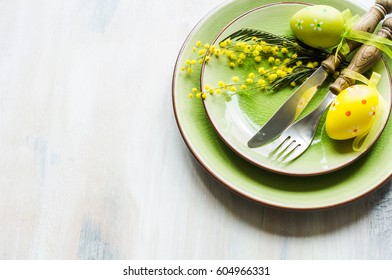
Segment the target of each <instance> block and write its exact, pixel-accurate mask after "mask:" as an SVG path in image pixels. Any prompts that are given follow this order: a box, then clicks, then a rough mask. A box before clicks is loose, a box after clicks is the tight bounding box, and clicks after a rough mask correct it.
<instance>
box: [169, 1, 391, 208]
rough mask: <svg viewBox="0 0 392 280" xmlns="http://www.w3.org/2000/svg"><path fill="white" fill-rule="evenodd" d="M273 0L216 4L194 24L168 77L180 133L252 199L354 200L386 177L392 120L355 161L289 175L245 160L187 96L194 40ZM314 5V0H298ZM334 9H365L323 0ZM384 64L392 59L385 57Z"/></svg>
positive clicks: (294, 204) (325, 203) (194, 78)
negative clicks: (325, 171)
mask: <svg viewBox="0 0 392 280" xmlns="http://www.w3.org/2000/svg"><path fill="white" fill-rule="evenodd" d="M274 2H275V1H273V0H248V1H241V0H235V1H228V2H225V3H223V4H222V5H220V6H219V7H217V8H215V9H214V10H213V11H212V12H210V13H209V14H208V15H207V16H206V17H205V18H204V19H202V20H201V22H200V23H199V24H198V25H197V26H196V27H195V28H194V29H193V31H192V32H191V34H190V35H189V36H188V38H187V39H186V41H185V43H184V46H183V48H182V49H181V51H180V54H179V56H178V60H177V63H176V67H175V70H174V76H173V96H172V97H173V107H174V112H175V116H176V120H177V124H178V127H179V129H180V132H181V134H182V136H183V138H184V140H185V142H186V144H187V145H188V147H189V149H190V151H191V152H192V154H193V155H194V156H195V158H196V159H197V160H198V161H199V162H200V164H201V165H202V166H203V167H204V168H205V169H206V170H207V171H208V172H209V173H210V174H211V175H212V176H214V177H215V178H216V179H217V180H218V181H219V182H221V183H222V184H224V185H225V186H227V187H228V188H230V189H231V190H233V191H234V192H236V193H237V194H239V195H242V196H244V197H246V198H248V199H251V200H253V201H256V202H259V203H263V204H266V205H270V206H274V207H279V208H285V209H302V210H309V209H325V208H330V207H334V206H337V205H342V204H345V203H348V202H351V201H353V200H356V199H358V198H360V197H363V196H364V195H366V194H368V193H370V192H371V191H373V190H375V189H376V188H377V187H379V186H381V185H382V184H384V183H385V182H387V181H388V180H390V179H391V175H392V162H391V161H390V155H391V152H392V143H391V141H390V137H391V134H392V124H391V122H389V123H388V124H387V126H386V128H385V130H384V132H383V134H382V135H381V137H380V138H379V139H378V141H377V143H376V145H374V147H373V148H372V149H371V150H370V151H369V152H368V153H366V154H365V155H364V156H362V157H361V158H360V159H359V160H357V161H356V162H355V163H353V164H350V165H348V166H346V167H344V168H342V169H340V170H338V171H335V172H333V173H328V174H324V175H319V176H308V177H294V176H288V175H280V174H277V173H273V172H269V171H267V170H264V169H262V168H259V167H257V166H255V165H254V164H251V163H249V161H247V160H245V159H243V158H242V157H241V156H239V155H238V154H237V153H235V152H234V151H233V150H232V149H230V148H229V147H228V146H227V145H226V144H225V143H224V142H223V141H222V140H221V138H220V137H219V136H218V134H217V133H216V131H215V129H214V127H213V126H212V124H211V122H210V121H209V119H208V117H207V114H206V112H205V110H204V106H203V103H202V102H201V101H200V100H196V99H192V100H190V99H189V98H188V93H189V91H190V89H191V88H192V87H199V86H200V76H199V75H198V73H197V71H195V72H196V73H193V74H192V75H190V76H187V75H186V74H184V73H183V72H182V71H180V67H181V66H182V65H184V64H185V60H186V59H187V58H188V57H190V56H192V54H193V52H192V47H193V45H194V44H195V43H196V41H198V40H201V41H203V42H212V41H213V40H214V38H215V37H216V36H217V34H219V32H220V31H221V30H222V29H223V28H225V26H227V25H228V24H229V23H230V22H232V21H233V20H234V19H235V18H237V17H238V16H240V15H242V14H244V13H245V12H247V11H250V10H252V9H254V8H258V7H261V6H265V5H269V4H272V3H274ZM302 2H303V3H312V4H317V3H318V2H317V1H302ZM328 4H329V5H331V6H335V7H336V8H337V9H339V10H344V9H345V8H350V9H351V10H352V12H353V13H360V14H362V13H364V11H365V10H366V9H365V8H364V7H361V6H358V4H355V3H354V2H351V1H342V0H333V1H329V2H328ZM387 63H388V65H389V66H390V65H391V61H390V60H387Z"/></svg>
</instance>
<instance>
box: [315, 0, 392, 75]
mask: <svg viewBox="0 0 392 280" xmlns="http://www.w3.org/2000/svg"><path fill="white" fill-rule="evenodd" d="M391 12H392V0H376V3H375V5H374V6H372V7H371V8H370V9H369V11H368V12H367V13H366V14H365V15H363V16H362V17H361V19H360V20H359V21H358V23H357V24H356V25H355V26H354V27H353V30H359V31H365V32H368V33H373V31H374V30H375V29H376V27H377V25H378V23H379V22H380V21H381V20H383V19H384V17H385V16H386V15H387V14H389V13H391ZM347 44H348V46H349V48H350V52H351V51H353V50H355V49H357V48H358V47H359V46H360V45H361V43H359V42H355V41H351V40H347ZM335 52H336V49H335V50H334V51H333V52H332V54H331V55H330V56H329V57H328V58H327V59H325V60H324V61H323V62H322V63H321V64H322V65H323V66H324V68H326V70H327V71H328V73H334V72H335V70H336V68H337V67H338V66H339V64H340V63H341V62H342V61H345V60H346V56H347V54H345V55H344V54H342V53H341V52H339V53H338V55H337V57H336V59H335Z"/></svg>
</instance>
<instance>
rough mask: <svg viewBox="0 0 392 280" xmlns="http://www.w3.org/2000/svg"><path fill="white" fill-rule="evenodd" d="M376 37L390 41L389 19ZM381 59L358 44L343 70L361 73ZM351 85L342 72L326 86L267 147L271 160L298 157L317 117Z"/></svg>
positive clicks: (372, 49) (311, 135) (308, 141)
mask: <svg viewBox="0 0 392 280" xmlns="http://www.w3.org/2000/svg"><path fill="white" fill-rule="evenodd" d="M377 35H379V36H381V37H384V38H388V39H391V38H392V18H387V19H386V20H385V21H384V23H383V25H382V28H381V29H380V30H379V31H378V33H377ZM380 57H381V50H379V49H378V48H376V47H374V46H371V45H366V44H364V45H362V46H361V47H360V48H359V50H358V51H357V53H356V54H355V56H354V57H353V59H352V60H351V63H350V65H349V66H348V67H347V69H349V70H351V71H355V72H358V73H365V72H366V71H367V70H369V69H370V68H371V67H372V66H373V65H374V64H375V63H376V62H377V61H378V60H379V58H380ZM352 84H354V80H352V79H350V78H348V77H346V76H345V74H344V71H343V72H342V74H341V75H340V76H339V77H338V78H337V79H336V80H335V82H334V83H333V84H332V85H331V86H330V87H329V88H330V91H329V92H328V93H327V95H326V96H325V97H324V99H323V101H322V102H321V103H320V105H319V106H318V107H317V108H316V109H314V111H312V112H311V113H310V114H309V115H307V116H306V117H304V118H302V119H300V120H299V121H297V122H295V123H294V124H292V125H291V126H289V127H288V128H287V129H286V130H285V131H284V132H283V133H282V135H281V136H280V137H279V138H277V139H276V140H274V141H273V142H272V143H271V144H270V145H271V146H270V147H269V148H270V149H272V152H271V153H270V156H271V158H273V159H275V160H277V161H280V162H282V163H287V162H290V161H292V160H294V159H296V158H297V157H299V156H300V155H302V154H303V153H304V152H305V151H306V149H307V148H308V147H309V146H310V144H311V143H312V141H313V138H314V135H315V133H316V129H317V126H318V124H319V121H320V118H321V116H322V115H323V113H324V112H325V110H326V109H327V108H328V107H329V105H330V104H331V103H332V101H333V100H334V99H335V98H336V95H338V94H339V93H340V92H341V91H342V90H344V89H345V88H347V87H349V86H351V85H352Z"/></svg>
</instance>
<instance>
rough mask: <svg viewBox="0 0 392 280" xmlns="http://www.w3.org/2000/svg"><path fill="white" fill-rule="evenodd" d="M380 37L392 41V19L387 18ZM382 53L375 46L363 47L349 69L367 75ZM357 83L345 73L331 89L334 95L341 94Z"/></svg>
mask: <svg viewBox="0 0 392 280" xmlns="http://www.w3.org/2000/svg"><path fill="white" fill-rule="evenodd" d="M377 35H378V36H381V37H384V38H387V39H392V18H387V19H386V20H385V21H384V23H383V25H382V28H381V29H380V30H379V31H378V33H377ZM381 54H382V51H381V50H380V49H378V48H376V47H374V46H370V45H366V43H365V44H364V45H362V46H361V47H360V48H359V50H358V51H357V53H356V54H355V56H354V57H353V59H352V60H351V62H350V65H349V66H348V67H347V69H349V70H352V71H355V72H358V73H365V72H366V71H367V70H369V69H370V68H371V67H372V66H373V65H374V64H375V63H376V62H377V61H378V60H379V58H380V57H381ZM354 83H355V81H354V80H353V79H350V78H348V77H346V76H344V72H343V73H342V74H341V75H340V76H339V77H338V78H337V79H336V80H335V82H334V83H333V84H332V85H331V86H330V87H329V89H330V90H331V91H332V92H333V93H334V94H339V93H340V92H341V91H342V90H344V89H346V88H348V87H349V86H352V85H353V84H354Z"/></svg>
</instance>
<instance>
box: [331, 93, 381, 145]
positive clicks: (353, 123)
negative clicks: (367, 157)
mask: <svg viewBox="0 0 392 280" xmlns="http://www.w3.org/2000/svg"><path fill="white" fill-rule="evenodd" d="M377 106H378V92H377V90H376V89H374V88H372V87H369V86H366V85H354V86H351V87H349V88H347V89H345V90H343V91H342V92H341V93H340V94H339V95H338V96H337V97H336V99H335V100H334V101H333V102H332V104H331V106H330V107H329V111H328V114H327V119H326V123H325V128H326V132H327V134H328V136H329V137H331V138H332V139H335V140H346V139H350V138H353V137H356V136H358V135H361V134H363V133H366V132H368V131H369V129H370V127H371V126H372V124H373V121H374V118H375V116H376V114H377Z"/></svg>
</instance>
